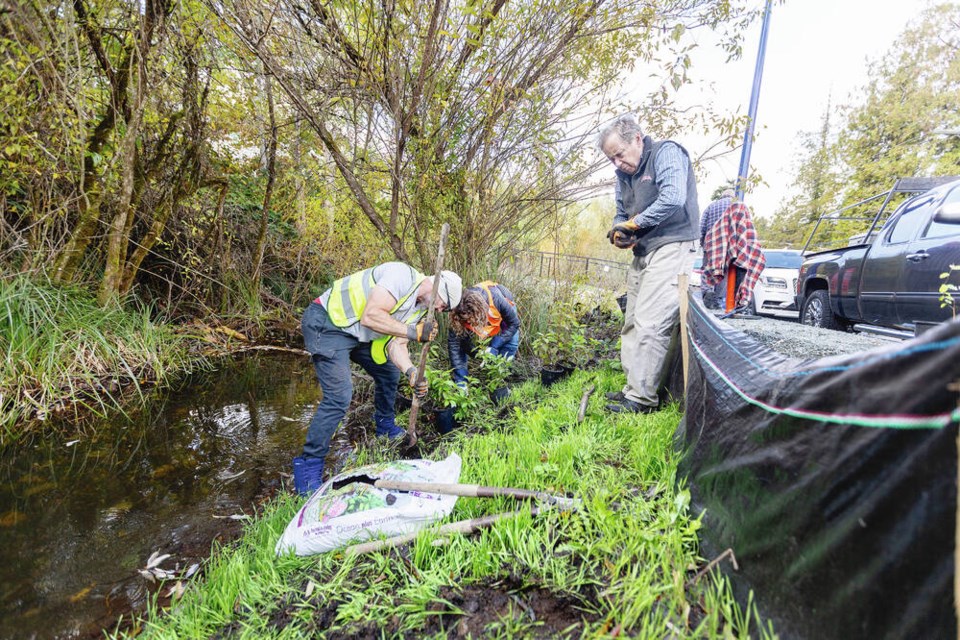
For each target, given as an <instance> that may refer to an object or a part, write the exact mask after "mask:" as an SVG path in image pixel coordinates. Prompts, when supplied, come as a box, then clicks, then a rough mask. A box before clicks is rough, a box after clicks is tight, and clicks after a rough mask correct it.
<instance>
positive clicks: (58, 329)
mask: <svg viewBox="0 0 960 640" xmlns="http://www.w3.org/2000/svg"><path fill="white" fill-rule="evenodd" d="M0 356H2V358H3V366H2V368H0V442H3V441H7V440H11V439H16V438H18V437H19V436H20V435H21V434H22V432H23V430H24V429H25V428H27V425H28V424H29V423H30V422H31V421H37V420H45V419H47V418H49V417H51V416H52V415H55V414H58V413H62V412H65V411H73V412H75V413H78V412H81V411H82V412H85V411H91V410H92V411H94V412H98V413H102V412H103V411H105V410H107V409H117V408H119V402H118V400H119V395H120V391H121V390H122V389H124V388H132V389H135V390H139V389H140V385H141V384H142V383H144V382H145V381H156V380H164V379H166V378H169V377H171V376H173V375H176V374H178V373H181V372H184V371H186V370H189V369H191V368H193V367H196V366H198V365H199V364H202V363H203V360H202V358H200V357H199V356H198V355H197V354H193V353H190V349H189V347H188V343H187V341H186V339H184V338H183V337H181V336H179V335H177V334H176V333H175V332H174V331H173V330H172V329H171V328H170V327H167V326H165V325H162V324H157V323H155V322H154V321H153V320H152V319H151V314H150V311H149V309H144V308H132V309H131V308H124V307H120V306H111V307H106V308H103V307H99V306H98V305H97V304H96V301H95V300H94V298H93V297H92V296H90V295H89V294H88V293H86V292H85V291H83V290H81V289H79V288H76V287H55V286H53V285H51V284H50V283H48V282H43V281H38V280H34V279H31V278H28V277H26V276H22V275H21V276H15V277H13V278H9V279H0Z"/></svg>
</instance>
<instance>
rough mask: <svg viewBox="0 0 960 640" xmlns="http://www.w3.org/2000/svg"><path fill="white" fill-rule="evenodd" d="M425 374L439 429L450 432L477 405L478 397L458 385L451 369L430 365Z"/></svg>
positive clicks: (442, 431)
mask: <svg viewBox="0 0 960 640" xmlns="http://www.w3.org/2000/svg"><path fill="white" fill-rule="evenodd" d="M424 375H426V377H427V384H428V385H429V390H428V391H427V397H428V399H429V400H430V403H431V405H432V408H433V415H434V418H435V419H436V424H437V430H438V431H440V433H450V432H451V431H453V430H454V429H455V428H456V427H457V425H458V421H459V420H462V419H463V418H464V417H466V415H467V414H468V413H469V412H470V410H472V409H473V408H475V407H476V405H477V399H476V397H475V395H473V394H471V393H469V392H468V391H467V389H465V388H461V387H459V386H457V383H456V382H454V381H453V378H452V377H451V376H450V371H442V370H439V369H430V368H429V367H428V368H427V369H426V371H425V372H424ZM468 380H471V379H470V378H468Z"/></svg>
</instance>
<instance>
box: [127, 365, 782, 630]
mask: <svg viewBox="0 0 960 640" xmlns="http://www.w3.org/2000/svg"><path fill="white" fill-rule="evenodd" d="M621 383H622V374H617V373H615V372H612V371H609V370H603V371H601V370H597V371H593V372H580V373H577V374H575V375H573V376H572V377H571V378H569V379H568V380H567V381H565V382H562V383H560V384H558V385H555V386H554V387H551V388H550V389H549V390H545V389H543V388H542V387H541V386H540V385H539V384H538V383H536V382H533V381H530V382H527V383H524V384H523V385H521V386H519V387H517V388H515V389H514V393H513V394H512V396H511V400H510V401H511V403H513V407H512V409H511V410H510V411H509V412H507V414H506V415H505V416H501V415H500V414H495V413H492V412H491V413H487V414H485V415H482V416H478V417H477V419H476V420H475V421H474V424H473V425H471V426H468V427H467V428H466V429H465V430H464V431H461V432H459V433H458V434H457V435H455V436H454V437H452V438H449V439H445V440H443V441H442V443H441V445H440V446H439V447H438V449H437V450H436V451H434V452H433V453H432V454H431V457H432V458H434V459H440V458H442V457H444V456H446V455H447V454H448V453H450V452H452V451H455V452H457V453H458V454H459V455H460V456H461V457H462V458H463V472H462V475H461V482H467V483H478V484H486V485H499V486H511V487H523V488H529V489H538V490H546V491H553V492H573V493H574V494H575V495H577V496H578V497H580V498H582V500H583V508H582V509H580V510H579V511H576V512H573V513H560V512H557V511H547V512H545V513H541V514H539V515H537V516H530V515H521V516H519V517H516V518H513V519H509V520H506V521H502V522H500V523H498V524H497V525H495V526H494V527H492V528H490V529H486V530H484V531H482V532H480V533H477V534H475V535H472V536H460V535H457V536H452V537H451V538H450V539H449V540H448V541H447V542H446V544H444V545H441V546H436V545H434V544H433V542H434V541H435V537H436V535H435V533H433V532H432V531H431V530H426V531H424V532H422V533H421V535H420V536H419V537H418V539H417V541H416V542H415V543H413V544H412V545H410V546H408V547H406V548H404V549H402V550H392V551H382V552H378V553H374V554H370V555H365V556H360V557H354V556H345V555H344V554H343V553H340V552H332V553H327V554H322V555H318V556H313V557H309V558H298V557H294V556H292V555H285V556H282V557H279V558H278V557H275V556H274V552H273V549H274V545H275V543H276V541H277V539H278V538H279V536H280V534H281V533H282V531H283V529H284V527H285V526H286V524H287V522H288V521H289V520H290V519H291V518H292V517H293V516H294V514H295V513H296V511H297V508H298V506H299V504H300V503H301V501H300V500H298V499H296V498H293V497H291V496H289V495H286V494H284V495H281V496H279V497H278V498H277V499H276V500H275V501H274V502H273V503H272V504H270V505H269V506H268V507H267V508H266V509H265V511H264V513H262V514H261V516H260V517H259V518H258V519H257V520H256V521H255V522H253V523H252V524H251V525H249V526H248V528H247V529H246V531H245V534H244V536H243V538H242V539H241V540H240V541H239V542H238V543H236V544H235V545H232V546H229V547H227V548H219V549H215V551H214V554H213V557H212V558H211V560H210V561H209V562H208V563H207V565H206V567H205V570H204V578H203V579H202V581H200V582H197V583H194V584H191V585H190V586H189V587H188V589H187V592H186V594H185V595H184V596H183V597H182V598H181V599H180V600H179V601H177V602H175V603H174V605H173V606H172V608H171V610H170V611H169V612H166V613H165V612H161V611H158V610H157V609H156V608H154V609H153V610H152V611H151V612H150V614H149V616H148V618H147V619H146V620H145V621H144V622H142V624H141V625H138V627H137V631H140V630H142V631H143V634H142V636H141V637H151V638H170V639H173V638H178V639H179V638H207V637H231V638H268V637H276V638H281V637H282V638H311V637H324V636H327V637H409V638H413V637H425V633H426V630H427V625H428V624H429V623H430V622H432V621H434V620H436V616H438V615H440V613H444V614H445V615H447V616H450V617H452V618H453V620H454V622H452V623H449V624H451V625H455V624H456V619H458V618H459V617H460V616H464V615H466V613H465V612H463V611H460V610H459V609H457V608H456V607H455V606H453V605H451V604H450V603H449V602H447V601H445V600H444V599H443V598H444V594H449V593H451V589H453V590H456V589H457V588H459V587H463V586H469V585H478V586H484V585H487V586H488V585H491V584H494V583H495V581H497V580H504V579H506V580H508V581H513V582H514V583H516V582H520V583H521V587H530V588H537V589H541V590H547V591H549V592H552V593H554V594H556V595H558V596H562V597H564V598H565V600H564V601H565V602H568V603H570V604H569V605H568V606H570V607H572V608H573V609H574V610H576V611H579V612H582V613H583V615H584V621H583V622H581V623H580V624H578V625H575V627H574V628H571V629H569V630H568V632H565V633H564V634H563V635H564V636H565V637H582V638H594V637H606V636H609V635H611V634H612V633H613V631H614V630H619V631H617V633H619V634H620V635H622V636H626V637H635V638H651V639H652V638H657V639H660V638H665V637H671V638H748V637H758V638H772V637H775V635H774V633H773V630H772V628H771V627H770V625H769V624H763V623H762V622H761V621H760V619H759V616H758V615H757V613H756V610H755V607H754V606H753V605H752V604H749V605H748V606H747V607H746V608H743V607H741V606H739V605H738V604H737V602H736V601H735V599H734V597H733V595H732V592H731V588H730V585H729V584H728V582H727V581H726V580H725V579H724V578H723V577H722V576H721V575H720V574H719V573H718V572H716V571H714V572H713V573H711V574H709V575H708V576H705V577H703V578H702V579H700V580H699V581H695V580H693V576H694V575H695V574H696V571H697V569H698V567H701V566H703V564H704V559H703V558H700V557H699V556H698V540H697V533H698V530H699V527H700V521H699V519H698V518H697V517H694V515H693V514H691V512H690V508H689V498H690V496H689V493H688V492H687V491H686V490H685V489H684V488H683V483H682V482H679V483H678V482H677V481H676V480H677V479H676V472H677V467H676V456H675V454H674V453H673V449H672V444H671V439H672V435H673V432H674V430H675V427H676V424H677V421H678V419H679V417H680V414H679V411H678V409H677V408H676V407H670V408H667V409H665V410H662V411H660V412H657V413H655V414H651V415H611V414H609V413H607V412H605V411H604V409H603V404H604V398H603V393H604V392H605V391H610V390H614V389H617V388H619V387H620V385H621ZM589 384H595V385H596V387H597V389H596V393H594V394H593V396H592V398H591V400H590V403H589V408H588V410H587V412H586V418H585V420H583V422H579V423H578V422H577V413H578V409H579V402H580V398H581V395H582V393H583V389H584V388H585V387H586V386H587V385H589ZM359 453H360V455H358V457H357V463H358V464H364V463H366V462H371V461H375V460H382V459H394V458H396V457H398V452H397V451H396V450H395V449H390V448H387V447H384V448H382V449H376V450H370V449H364V450H362V451H361V452H359ZM516 508H517V504H516V503H514V502H511V501H510V500H508V499H484V500H480V499H469V498H460V499H459V501H458V502H457V505H456V508H455V510H454V513H453V515H452V517H451V519H453V520H459V519H463V518H470V517H476V516H480V515H484V514H491V513H498V512H504V511H508V510H513V509H516ZM308 592H309V595H308ZM518 595H519V597H521V598H522V597H523V593H522V592H521V593H520V594H518ZM539 625H542V621H540V622H538V621H535V620H531V619H530V617H529V616H527V615H526V614H525V613H524V610H523V608H522V606H521V605H519V602H518V607H517V608H516V610H511V611H508V612H506V613H503V614H502V615H500V617H499V618H498V619H497V620H496V621H495V622H493V623H491V624H489V625H488V626H487V627H486V628H485V630H484V632H483V636H484V637H502V638H525V637H544V636H543V631H544V630H543V628H542V627H541V626H539ZM433 628H434V629H435V627H433ZM118 635H122V634H118ZM445 635H446V633H445V632H440V633H439V634H438V633H437V632H436V631H433V632H431V633H430V634H429V637H445Z"/></svg>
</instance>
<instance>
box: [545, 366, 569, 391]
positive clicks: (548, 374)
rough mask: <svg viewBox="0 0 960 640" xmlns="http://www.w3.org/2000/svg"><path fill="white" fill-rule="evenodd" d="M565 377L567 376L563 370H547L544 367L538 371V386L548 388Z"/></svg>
mask: <svg viewBox="0 0 960 640" xmlns="http://www.w3.org/2000/svg"><path fill="white" fill-rule="evenodd" d="M565 375H567V374H566V372H565V371H564V370H563V369H548V368H547V367H544V368H543V369H540V384H542V385H543V386H545V387H549V386H550V385H552V384H553V383H555V382H559V381H560V380H562V379H563V377H564V376H565Z"/></svg>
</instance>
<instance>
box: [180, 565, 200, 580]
mask: <svg viewBox="0 0 960 640" xmlns="http://www.w3.org/2000/svg"><path fill="white" fill-rule="evenodd" d="M199 568H200V565H199V564H196V563H194V564H192V565H190V566H189V567H188V568H187V573H186V574H184V576H183V577H184V579H187V578H189V577H190V576H192V575H193V574H195V573H196V572H197V569H199Z"/></svg>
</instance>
